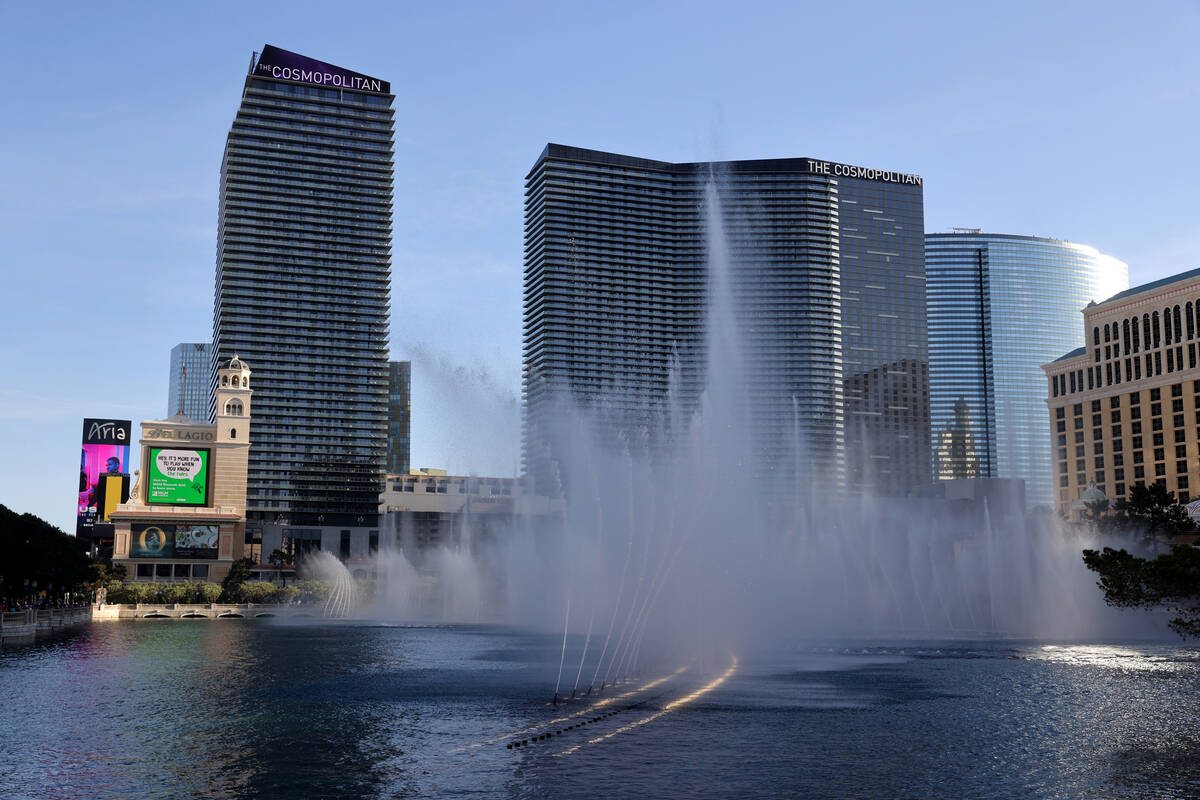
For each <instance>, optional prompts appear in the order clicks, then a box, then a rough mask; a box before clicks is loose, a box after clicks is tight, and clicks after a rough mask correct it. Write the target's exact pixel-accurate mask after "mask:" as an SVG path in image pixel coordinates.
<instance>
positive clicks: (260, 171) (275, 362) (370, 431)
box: [212, 48, 393, 525]
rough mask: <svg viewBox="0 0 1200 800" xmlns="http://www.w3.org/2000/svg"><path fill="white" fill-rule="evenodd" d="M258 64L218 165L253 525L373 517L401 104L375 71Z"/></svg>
mask: <svg viewBox="0 0 1200 800" xmlns="http://www.w3.org/2000/svg"><path fill="white" fill-rule="evenodd" d="M268 51H269V52H271V53H272V56H273V57H274V58H275V59H285V58H286V59H293V61H292V62H283V61H275V62H274V63H276V64H278V63H296V64H303V65H305V70H301V69H299V68H295V69H293V68H290V67H288V68H285V69H280V68H279V67H275V69H274V71H275V72H276V73H278V74H284V75H303V76H306V77H312V78H314V79H317V80H321V79H322V76H324V80H325V81H326V82H327V83H328V81H329V80H330V79H331V76H333V77H334V78H336V79H337V80H339V81H341V80H343V77H342V76H343V75H356V73H346V71H344V70H341V69H340V68H338V67H334V66H332V65H324V64H321V63H320V62H312V61H311V60H308V59H304V58H303V57H301V56H296V55H295V54H289V53H286V52H285V51H278V50H275V49H274V48H268ZM262 61H263V59H256V60H255V62H254V63H253V64H252V65H251V71H250V75H249V76H248V77H247V78H246V82H245V86H244V88H243V93H242V103H241V107H240V108H239V109H238V112H237V116H236V118H235V119H234V122H233V126H232V128H231V130H230V132H229V136H228V139H227V141H226V145H225V155H224V159H223V161H222V164H221V194H220V218H219V229H218V246H217V278H216V292H215V308H214V316H213V352H212V357H213V359H214V360H216V361H222V360H225V359H228V358H230V357H232V356H233V355H235V354H236V355H238V356H240V357H241V358H244V359H245V360H246V361H247V362H248V363H250V364H251V365H253V368H254V378H255V392H254V415H253V418H252V420H251V431H250V436H251V440H252V441H253V442H254V446H253V447H252V448H251V450H250V464H249V475H248V491H247V520H248V522H249V523H252V524H253V523H263V524H291V525H306V524H307V525H312V524H325V525H374V524H375V521H376V515H377V510H378V502H379V492H380V489H381V476H382V473H383V469H384V465H385V459H386V455H387V439H388V315H389V296H390V276H391V255H390V251H391V221H392V161H393V157H392V126H393V122H392V115H393V112H392V108H391V105H392V99H393V98H392V95H391V94H388V93H386V92H387V91H388V87H387V84H385V83H382V82H378V81H376V82H375V85H377V86H379V85H381V86H382V87H383V88H384V92H383V93H379V92H369V91H351V90H349V89H346V88H343V87H342V86H330V85H324V86H322V85H315V84H310V83H304V82H300V81H297V80H286V79H276V78H273V77H271V74H272V72H271V69H270V68H269V67H268V65H266V64H263V63H262ZM313 65H316V67H317V69H315V71H312V70H313ZM345 80H346V81H347V84H346V85H351V84H350V83H349V80H350V79H349V78H346V79H345ZM372 80H373V79H372ZM353 85H363V83H362V81H361V80H359V79H354V83H353ZM367 85H370V84H369V83H368V84H367Z"/></svg>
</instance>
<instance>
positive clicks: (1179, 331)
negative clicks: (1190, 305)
mask: <svg viewBox="0 0 1200 800" xmlns="http://www.w3.org/2000/svg"><path fill="white" fill-rule="evenodd" d="M1171 323H1172V324H1173V325H1174V326H1175V341H1176V342H1182V341H1183V326H1182V325H1180V324H1179V306H1175V307H1174V308H1172V309H1171Z"/></svg>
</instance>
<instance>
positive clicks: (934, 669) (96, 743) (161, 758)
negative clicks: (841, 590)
mask: <svg viewBox="0 0 1200 800" xmlns="http://www.w3.org/2000/svg"><path fill="white" fill-rule="evenodd" d="M560 645H561V639H557V640H556V639H555V637H542V636H536V635H531V634H526V633H521V632H518V631H513V630H511V629H506V628H493V627H464V626H454V627H449V626H447V627H401V626H386V625H356V624H327V625H322V624H315V625H309V626H294V625H280V624H271V623H269V622H267V621H265V620H263V621H251V620H229V621H224V620H218V621H212V620H209V621H196V622H185V621H171V620H164V621H161V622H149V621H142V622H122V623H110V624H96V625H93V626H91V627H89V628H87V629H85V630H83V631H80V632H77V633H74V634H69V635H66V636H63V637H62V638H59V639H56V640H54V641H52V642H48V643H44V644H37V645H33V646H25V647H7V648H5V649H3V650H0V697H2V698H3V703H0V731H2V732H3V733H2V734H0V797H4V798H11V799H12V800H18V799H23V798H133V797H137V798H181V797H195V798H271V799H274V798H296V797H304V798H335V797H336V798H348V797H370V798H376V797H378V798H399V797H529V798H535V797H536V798H545V797H576V798H579V797H596V798H601V797H614V796H640V797H748V798H758V797H763V798H766V797H784V796H790V797H840V798H878V797H918V798H940V797H946V798H960V797H972V798H1085V797H1086V798H1195V797H1200V726H1198V725H1197V722H1198V721H1200V650H1197V649H1196V648H1192V647H1185V646H1179V645H1176V644H1163V643H1129V642H1125V643H1119V644H1098V643H1089V644H1048V643H1033V642H1012V641H1004V642H922V643H914V642H903V643H867V644H864V643H819V644H814V643H804V644H794V645H790V646H787V647H780V649H778V650H777V651H776V652H774V653H772V654H770V655H769V656H763V655H761V654H760V655H757V656H753V657H750V656H747V655H746V654H741V656H742V657H741V658H740V659H739V660H738V661H737V662H736V669H735V668H733V666H732V665H733V664H734V662H732V661H722V662H719V663H716V662H714V663H700V662H693V663H690V664H682V663H681V664H678V665H662V667H661V669H659V670H657V671H656V672H655V674H647V675H644V676H642V677H641V678H640V679H639V681H634V682H633V683H630V684H628V685H626V686H622V687H619V689H618V690H616V691H620V692H629V693H630V694H629V696H628V697H626V698H624V699H622V700H621V701H618V702H614V703H610V704H608V705H607V706H604V707H602V708H598V709H589V710H588V711H586V712H585V711H584V710H585V708H587V706H586V705H585V704H584V703H582V702H576V703H573V704H567V705H565V706H560V707H559V708H557V709H556V708H553V707H551V706H549V705H548V704H547V703H546V700H547V699H548V686H549V681H551V680H552V678H553V670H554V667H553V665H554V664H556V663H557V656H558V652H557V648H558V647H559V646H560ZM571 646H573V647H576V648H578V647H579V646H580V642H573V643H572V645H571ZM576 652H577V653H578V651H576ZM731 657H732V656H731ZM576 658H578V655H576ZM684 666H686V667H687V668H686V669H683V667H684ZM660 673H661V674H660ZM660 677H661V678H664V680H662V681H659V682H657V683H652V681H655V680H656V679H658V678H660ZM722 678H724V680H722ZM646 687H648V688H646ZM612 694H613V693H612V692H610V693H607V695H606V696H612ZM681 698H685V699H686V702H679V701H680V699H681ZM664 711H665V712H666V713H661V712H664ZM646 719H649V720H650V721H648V722H646V723H645V724H637V725H635V724H632V723H635V722H638V721H639V720H646ZM558 730H562V731H563V732H562V733H561V734H556V735H552V736H551V737H550V738H548V739H544V740H534V739H533V738H532V737H535V736H540V735H541V734H542V733H545V732H554V731H558ZM518 732H520V733H518ZM608 734H613V735H608ZM522 738H523V739H525V741H527V742H528V744H527V745H526V746H524V747H522V748H519V749H509V748H507V747H506V745H507V744H509V743H511V742H513V741H519V740H521V739H522Z"/></svg>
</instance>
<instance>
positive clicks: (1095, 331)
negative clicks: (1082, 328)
mask: <svg viewBox="0 0 1200 800" xmlns="http://www.w3.org/2000/svg"><path fill="white" fill-rule="evenodd" d="M1092 344H1100V329H1099V328H1092Z"/></svg>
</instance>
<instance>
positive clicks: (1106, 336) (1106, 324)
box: [1104, 322, 1112, 343]
mask: <svg viewBox="0 0 1200 800" xmlns="http://www.w3.org/2000/svg"><path fill="white" fill-rule="evenodd" d="M1104 341H1105V342H1106V343H1107V342H1110V341H1112V339H1110V338H1109V333H1108V323H1107V322H1106V323H1104Z"/></svg>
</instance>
